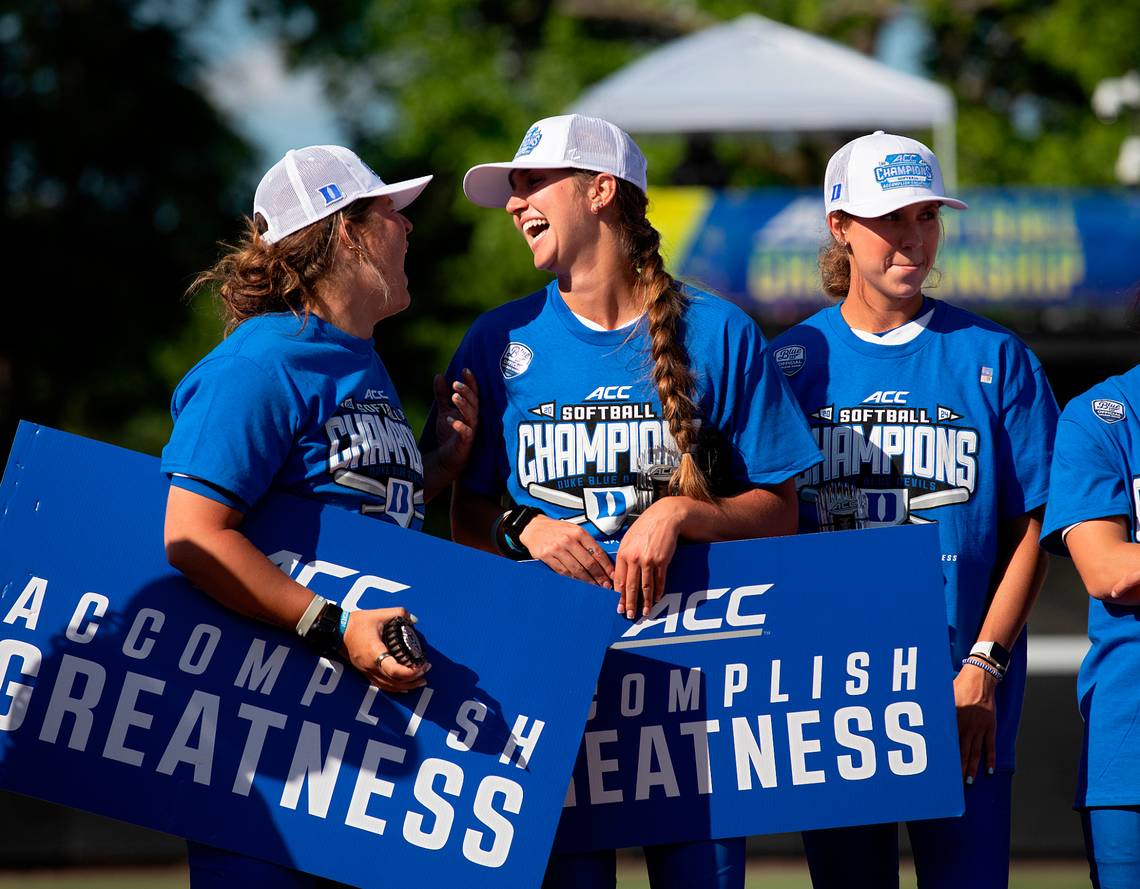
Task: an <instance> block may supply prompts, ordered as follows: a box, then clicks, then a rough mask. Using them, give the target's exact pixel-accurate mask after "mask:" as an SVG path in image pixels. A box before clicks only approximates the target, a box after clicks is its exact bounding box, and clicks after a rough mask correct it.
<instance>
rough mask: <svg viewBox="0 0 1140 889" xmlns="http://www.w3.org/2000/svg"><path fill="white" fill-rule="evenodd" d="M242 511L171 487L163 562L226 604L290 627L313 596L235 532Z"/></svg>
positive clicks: (266, 620) (239, 611)
mask: <svg viewBox="0 0 1140 889" xmlns="http://www.w3.org/2000/svg"><path fill="white" fill-rule="evenodd" d="M241 520H242V515H241V513H239V512H237V511H236V510H233V509H230V508H229V507H227V506H223V505H222V504H220V503H216V502H214V501H212V500H210V499H209V498H206V497H203V496H201V495H200V494H195V493H193V492H191V491H187V490H184V489H182V488H178V487H173V486H172V487H171V489H170V493H169V495H168V499H167V507H166V525H165V529H164V539H165V544H166V557H167V560H168V561H169V562H170V564H171V565H173V566H174V567H175V568H177V569H178V570H179V571H181V572H182V573H183V574H185V575H186V577H187V578H189V580H190V581H191V583H193V584H194V585H195V586H197V587H198V588H199V589H201V590H202V591H203V592H205V593H206V594H207V595H209V596H210V597H211V598H213V599H216V600H217V601H218V602H220V603H221V604H223V605H225V606H226V607H227V608H231V609H232V610H234V611H236V612H238V613H239V614H244V615H246V616H247V617H252V618H255V619H257V620H261V621H265V622H266V623H270V624H273V625H274V626H278V627H282V628H285V629H289V630H292V629H293V628H294V627H296V625H297V621H299V620H300V619H301V615H302V614H304V612H305V609H306V608H307V607H308V605H309V603H310V602H311V601H312V598H313V594H312V593H310V592H309V591H308V590H306V589H305V588H304V587H302V586H301V585H300V584H297V583H294V582H293V581H292V580H290V579H289V578H288V577H287V576H286V575H285V574H284V573H283V572H282V571H281V570H280V569H278V568H277V567H276V566H275V565H274V564H273V563H272V562H270V561H269V559H267V558H266V557H265V556H264V555H263V554H262V553H261V551H260V550H259V549H257V547H255V546H254V545H253V544H252V543H250V542H249V539H248V538H247V537H246V536H245V535H244V534H243V533H242V532H241V531H240V530H239V527H238V526H239V525H240V523H241Z"/></svg>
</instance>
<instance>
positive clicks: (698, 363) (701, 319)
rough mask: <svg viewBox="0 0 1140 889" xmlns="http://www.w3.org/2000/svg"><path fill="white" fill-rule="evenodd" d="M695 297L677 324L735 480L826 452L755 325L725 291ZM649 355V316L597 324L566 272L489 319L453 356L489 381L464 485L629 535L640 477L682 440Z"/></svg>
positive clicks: (701, 402)
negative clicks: (571, 304) (568, 288)
mask: <svg viewBox="0 0 1140 889" xmlns="http://www.w3.org/2000/svg"><path fill="white" fill-rule="evenodd" d="M685 293H686V295H687V297H688V299H689V304H688V308H687V309H686V311H685V313H684V315H683V317H682V320H681V323H680V326H679V329H678V330H679V334H680V337H681V341H682V342H683V343H684V346H685V349H686V350H687V352H688V356H689V367H690V370H691V371H692V373H693V376H694V379H695V381H696V389H697V391H696V397H695V401H696V403H697V406H698V412H697V416H699V417H700V418H701V422H702V429H704V430H706V431H707V430H709V429H712V430H716V432H717V433H718V434H719V438H720V439H721V441H722V448H721V450H720V453H721V454H722V459H723V460H724V461H725V464H724V465H726V468H727V473H726V475H727V476H728V477H730V479H731V480H732V481H733V482H734V483H735V484H736V487H737V488H741V487H751V486H755V485H773V484H777V483H779V482H782V481H786V480H787V479H789V478H791V477H792V476H794V475H796V474H797V473H800V472H802V471H803V470H805V469H807V468H809V467H810V466H812V465H813V464H815V463H817V462H819V450H818V449H817V448H816V447H815V445H814V444H813V443H812V440H811V435H810V433H809V432H808V429H807V426H806V424H805V423H804V420H803V417H802V415H801V414H800V412H799V409H798V408H797V407H796V405H795V402H794V401H793V400H792V398H791V396H790V394H789V392H788V388H787V384H786V383H785V381H784V379H783V375H782V374H780V372H779V371H778V370H777V369H776V367H775V365H773V364H772V360H771V356H770V355H769V352H768V347H767V344H766V343H765V341H764V337H763V335H762V334H761V333H760V331H759V329H758V328H757V327H756V325H755V324H754V323H753V322H752V320H751V319H750V318H749V317H748V316H747V315H745V314H744V313H743V312H742V311H740V309H738V308H736V307H735V306H733V305H731V304H730V303H727V302H725V301H724V300H721V299H718V298H717V297H715V296H712V295H710V294H707V293H703V292H701V291H697V290H692V289H688V288H687V289H686V290H685ZM652 364H653V363H652V358H651V357H650V345H649V339H648V335H647V332H646V322H645V319H644V318H642V319H641V320H639V321H638V322H637V323H636V324H635V325H634V326H633V327H628V328H623V329H620V330H593V329H591V328H589V327H587V326H586V325H584V324H582V322H581V321H579V320H578V318H577V317H575V315H574V313H573V312H571V311H570V309H569V308H568V307H567V305H566V303H565V301H564V300H563V299H562V296H561V294H560V293H559V292H558V285H557V282H556V281H552V282H551V283H550V284H549V285H548V286H547V287H546V288H545V289H543V290H539V291H537V292H536V293H532V294H531V295H530V296H527V297H524V298H522V299H519V300H515V301H514V302H510V303H507V304H506V305H503V306H499V307H498V308H496V309H492V310H491V311H489V312H487V313H485V314H484V315H482V316H480V317H479V318H478V319H476V321H475V323H474V325H472V327H471V329H470V331H468V333H467V336H466V337H465V338H464V340H463V342H462V343H461V344H460V347H459V350H458V351H457V352H456V355H455V358H454V359H453V360H452V365H451V366H452V371H451V373H455V372H456V371H457V370H458V369H460V368H463V367H468V368H470V369H471V370H472V371H473V372H474V374H475V377H476V379H477V380H478V383H479V429H478V433H477V435H476V440H475V446H474V449H473V453H472V455H471V459H470V461H469V462H468V464H467V468H466V470H465V472H464V473H463V475H462V477H461V479H460V484H462V485H463V487H465V488H467V489H468V490H470V491H472V492H474V493H477V494H481V495H483V496H486V497H492V498H496V497H499V496H500V495H501V494H502V493H503V491H504V490H505V491H506V492H507V493H508V494H509V495H510V496H511V498H512V499H513V500H514V501H515V502H516V503H518V504H524V505H529V506H535V507H538V508H539V509H541V510H543V512H545V513H546V514H547V515H550V516H552V517H554V518H561V519H565V520H568V521H573V522H576V523H579V524H581V525H582V527H583V528H585V529H586V530H587V531H588V532H589V533H590V534H592V535H594V536H595V537H596V538H598V539H601V540H606V539H617V538H620V536H621V535H622V534H623V533H624V531H625V529H626V528H627V527H628V526H629V524H630V523H631V522H632V518H633V517H634V513H635V512H636V508H637V507H636V504H637V502H638V499H639V496H640V495H639V493H638V491H637V490H636V478H635V476H636V473H637V472H638V470H639V469H644V468H647V466H648V465H649V462H650V461H653V460H655V458H656V457H658V456H660V451H658V450H657V449H661V448H664V449H666V450H668V449H671V448H675V443H674V441H673V437H672V435H671V434H670V433H669V428H668V423H667V422H666V421H665V420H664V419H663V418H662V413H661V402H660V400H659V399H658V397H657V389H656V387H655V386H654V384H653V382H652V380H651V376H650V374H651V370H652ZM655 452H656V453H655ZM673 453H674V455H675V451H674V452H673ZM658 462H660V461H658Z"/></svg>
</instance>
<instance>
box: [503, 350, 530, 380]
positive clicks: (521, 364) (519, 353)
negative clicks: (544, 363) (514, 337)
mask: <svg viewBox="0 0 1140 889" xmlns="http://www.w3.org/2000/svg"><path fill="white" fill-rule="evenodd" d="M533 360H534V352H532V351H531V348H530V346H528V345H526V344H525V343H516V342H510V343H507V348H505V349H504V350H503V357H502V358H500V359H499V369H500V370H501V371H502V372H503V379H504V380H510V379H512V378H514V377H517V376H519V375H520V374H524V373H526V369H527V368H528V367H530V363H531V361H533Z"/></svg>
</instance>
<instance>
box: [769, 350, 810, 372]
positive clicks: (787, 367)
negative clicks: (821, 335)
mask: <svg viewBox="0 0 1140 889" xmlns="http://www.w3.org/2000/svg"><path fill="white" fill-rule="evenodd" d="M772 357H773V358H775V359H776V364H777V366H779V368H780V370H782V371H783V372H784V376H786V377H790V376H792V375H794V374H796V373H798V372H799V370H800V368H802V367H803V366H804V362H805V361H806V360H807V349H805V348H804V347H803V346H784V347H783V348H782V349H777V350H776V351H775V352H773V353H772Z"/></svg>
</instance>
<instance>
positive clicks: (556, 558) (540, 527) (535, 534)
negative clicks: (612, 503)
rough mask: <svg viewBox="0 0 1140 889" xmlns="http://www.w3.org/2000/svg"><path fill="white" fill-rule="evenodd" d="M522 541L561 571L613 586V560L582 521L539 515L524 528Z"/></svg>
mask: <svg viewBox="0 0 1140 889" xmlns="http://www.w3.org/2000/svg"><path fill="white" fill-rule="evenodd" d="M519 541H520V542H521V543H522V545H523V546H525V547H526V548H527V549H528V550H530V554H531V556H533V557H534V558H536V559H538V560H540V561H542V562H543V563H545V564H546V566H547V567H548V568H552V569H554V570H555V571H557V572H558V573H559V574H565V575H566V576H567V577H573V578H575V579H576V580H584V581H585V582H586V583H596V584H597V585H598V586H600V587H605V588H606V589H613V574H614V566H613V563H612V562H611V561H610V557H609V556H607V555H606V551H605V550H604V549H602V548H601V546H599V545H598V542H597V541H596V540H594V538H593V537H591V536H590V535H589V534H587V533H586V532H585V531H584V530H583V529H582V526H581V525H575V524H573V523H572V522H560V521H558V520H557V519H552V518H550V517H549V516H542V515H540V516H535V517H534V518H533V519H531V520H530V521H529V522H527V526H526V527H525V528H523V530H522V533H521V534H520V535H519Z"/></svg>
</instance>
